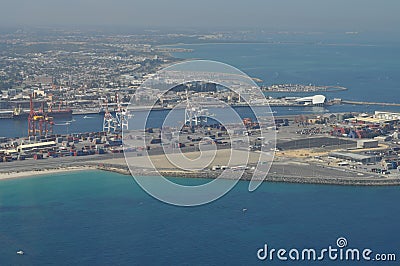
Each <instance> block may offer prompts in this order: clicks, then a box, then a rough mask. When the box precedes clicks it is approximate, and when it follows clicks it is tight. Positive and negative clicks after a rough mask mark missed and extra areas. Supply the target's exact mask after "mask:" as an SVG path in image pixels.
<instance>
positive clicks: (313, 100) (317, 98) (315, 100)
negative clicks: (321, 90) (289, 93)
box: [296, 95, 326, 105]
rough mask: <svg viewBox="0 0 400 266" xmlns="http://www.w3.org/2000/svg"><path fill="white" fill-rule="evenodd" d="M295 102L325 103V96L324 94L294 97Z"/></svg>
mask: <svg viewBox="0 0 400 266" xmlns="http://www.w3.org/2000/svg"><path fill="white" fill-rule="evenodd" d="M296 102H297V103H298V104H304V105H325V103H326V97H325V96H324V95H314V96H308V97H304V98H300V99H296Z"/></svg>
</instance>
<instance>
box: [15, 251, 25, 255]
mask: <svg viewBox="0 0 400 266" xmlns="http://www.w3.org/2000/svg"><path fill="white" fill-rule="evenodd" d="M24 254H25V252H24V251H23V250H18V251H17V255H24Z"/></svg>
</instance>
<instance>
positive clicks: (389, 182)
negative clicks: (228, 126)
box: [0, 163, 400, 187]
mask: <svg viewBox="0 0 400 266" xmlns="http://www.w3.org/2000/svg"><path fill="white" fill-rule="evenodd" d="M85 170H86V171H88V170H100V171H107V172H113V173H118V174H122V175H131V172H130V171H129V169H128V167H127V166H121V165H105V164H97V163H96V164H95V163H93V164H87V165H81V166H66V167H55V168H45V169H42V170H40V171H37V170H30V171H15V172H14V171H10V172H3V173H0V182H1V180H9V179H16V178H23V177H35V176H46V175H51V174H58V173H65V172H71V171H74V172H75V171H85ZM160 173H161V174H162V175H164V176H166V177H172V178H204V179H215V178H217V177H218V176H219V174H220V172H219V171H216V172H202V173H193V172H183V171H171V170H169V171H167V170H166V171H160ZM135 174H137V175H138V176H149V177H151V176H155V174H156V173H155V172H154V171H141V170H140V169H138V170H137V171H136V173H135ZM251 177H252V173H250V172H245V173H244V174H243V176H242V177H241V178H240V180H241V181H250V179H251ZM264 182H273V183H293V184H313V185H338V186H377V187H381V186H400V178H398V179H395V178H384V177H381V178H359V177H354V178H351V179H350V178H345V177H341V178H338V177H299V176H296V177H291V176H277V175H271V174H269V175H268V176H267V178H266V179H265V180H264Z"/></svg>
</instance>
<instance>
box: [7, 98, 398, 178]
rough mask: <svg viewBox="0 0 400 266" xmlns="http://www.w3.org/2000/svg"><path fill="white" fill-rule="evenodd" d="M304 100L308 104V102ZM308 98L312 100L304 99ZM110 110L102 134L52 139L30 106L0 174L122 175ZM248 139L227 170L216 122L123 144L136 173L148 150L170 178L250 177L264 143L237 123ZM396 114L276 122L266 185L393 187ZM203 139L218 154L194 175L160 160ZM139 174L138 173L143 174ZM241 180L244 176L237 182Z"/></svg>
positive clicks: (117, 129) (121, 117) (43, 118)
mask: <svg viewBox="0 0 400 266" xmlns="http://www.w3.org/2000/svg"><path fill="white" fill-rule="evenodd" d="M308 100H309V99H308ZM311 100H312V99H311ZM116 110H117V112H116V113H115V114H111V113H110V112H109V111H108V109H106V110H105V113H104V123H103V129H102V131H99V132H88V133H79V134H65V135H57V134H53V133H52V127H53V126H54V124H53V123H52V118H51V117H50V116H49V115H48V114H46V113H45V112H36V111H35V109H34V108H33V104H32V105H31V110H30V114H29V116H28V118H27V119H28V121H29V123H28V130H27V135H28V136H27V137H24V138H0V165H1V166H0V173H9V172H15V171H26V170H28V169H37V170H38V171H40V170H42V169H48V168H58V167H70V166H77V165H78V166H93V167H96V168H99V169H103V170H110V169H114V170H115V169H117V170H118V171H122V172H126V173H128V171H127V167H126V162H125V158H124V155H123V152H124V146H123V145H122V134H121V132H122V130H123V129H124V128H128V121H129V118H128V114H127V113H126V109H124V107H123V106H122V105H121V104H117V108H116ZM242 122H243V124H244V125H245V126H246V131H245V132H242V133H238V134H243V135H246V136H249V137H250V143H249V145H248V147H247V151H246V152H249V153H250V160H249V164H248V165H246V166H243V165H228V163H227V162H226V160H224V158H226V157H227V156H228V152H229V149H230V147H231V146H232V145H234V143H233V142H232V140H231V139H230V137H229V134H228V132H227V130H226V129H225V128H224V127H223V126H221V125H219V124H207V125H204V124H201V123H199V124H198V125H195V126H188V125H184V126H183V127H182V128H181V129H180V130H181V133H182V134H183V136H184V138H182V140H181V141H180V142H179V143H172V142H170V143H169V142H165V141H164V140H162V139H161V138H160V133H161V131H162V130H164V129H162V128H148V129H147V130H146V132H145V135H146V136H147V138H148V139H149V141H148V143H146V145H145V146H136V147H129V148H127V147H125V152H126V154H128V156H134V157H137V160H136V161H137V171H138V173H140V174H151V172H146V171H144V169H141V160H143V159H142V158H141V157H143V155H144V154H145V152H144V151H146V153H148V154H149V155H150V157H151V159H152V160H154V161H157V162H158V164H159V165H158V169H161V171H164V172H165V173H170V174H171V175H172V176H190V177H194V176H196V175H197V176H200V177H215V176H216V175H217V174H218V173H220V172H221V171H223V170H224V169H226V168H227V167H246V171H247V172H248V173H251V171H253V170H254V166H255V165H256V164H257V163H258V158H259V153H260V150H262V147H264V146H265V145H268V144H267V143H265V142H264V140H263V139H262V138H260V137H259V136H260V135H259V134H260V132H259V125H258V122H257V121H253V120H252V119H251V118H243V121H242ZM399 122H400V113H392V112H379V111H376V112H375V113H374V114H356V113H352V114H350V113H348V114H342V113H341V114H324V115H308V116H305V115H296V116H287V117H275V121H274V123H275V127H276V128H275V129H276V134H277V141H276V146H275V147H271V150H272V149H273V152H274V153H275V158H274V161H273V162H270V163H272V167H271V170H270V172H269V175H268V178H267V180H270V181H278V182H279V181H283V182H304V183H322V184H324V183H329V184H331V183H334V184H345V185H399V184H400V172H399V169H400V168H399V164H400V157H399V154H400V140H399V124H400V123H399ZM205 142H209V144H215V145H216V146H217V147H218V153H219V156H217V157H216V158H215V160H214V161H213V163H212V164H210V165H209V166H208V167H207V168H206V169H205V170H202V171H201V172H199V173H197V174H196V173H193V172H190V173H189V172H185V171H176V169H174V166H173V165H171V164H169V163H168V162H166V161H165V154H164V149H163V148H164V147H166V146H170V147H172V146H173V148H177V149H179V150H181V151H182V152H183V153H185V154H187V155H188V156H189V157H190V156H193V157H196V156H198V153H199V150H200V145H204V144H205ZM142 170H143V171H142ZM244 178H246V177H244Z"/></svg>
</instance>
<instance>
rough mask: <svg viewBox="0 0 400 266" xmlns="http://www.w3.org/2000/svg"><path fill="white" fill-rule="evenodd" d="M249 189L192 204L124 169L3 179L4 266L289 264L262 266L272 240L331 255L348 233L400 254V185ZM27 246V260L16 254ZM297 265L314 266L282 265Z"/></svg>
mask: <svg viewBox="0 0 400 266" xmlns="http://www.w3.org/2000/svg"><path fill="white" fill-rule="evenodd" d="M199 182H203V181H202V180H195V179H186V180H179V183H184V184H187V185H194V184H197V183H199ZM247 185H248V184H247V183H246V182H240V183H239V184H238V185H237V186H236V187H235V188H234V189H233V190H232V191H231V192H230V193H228V194H227V195H226V196H225V197H223V198H222V199H220V200H218V201H216V202H214V203H211V204H208V205H205V206H201V207H195V208H183V207H174V206H170V205H166V204H163V203H161V202H159V201H157V200H155V199H153V198H151V197H150V196H148V195H147V194H145V193H144V192H143V191H142V190H141V189H140V188H139V187H138V185H137V184H136V183H135V181H134V180H133V179H132V178H131V177H129V176H124V175H119V174H114V173H107V172H100V171H87V172H74V173H67V174H56V175H53V176H42V177H32V178H22V179H14V180H3V181H1V182H0V264H1V265H49V264H52V265H76V264H79V265H256V264H259V265H262V264H266V265H281V264H280V263H277V262H276V261H275V262H274V263H271V262H264V263H261V262H259V261H258V260H257V257H256V252H257V250H258V249H259V248H261V247H262V246H263V245H264V243H267V244H268V245H269V246H270V247H271V248H287V249H289V248H298V249H301V248H306V247H307V248H315V249H322V248H325V247H328V246H329V245H332V246H335V245H336V239H337V238H338V237H341V236H342V237H346V238H347V240H348V243H349V247H353V248H360V249H364V248H370V249H372V250H374V252H394V253H396V254H397V255H398V256H400V252H399V246H400V238H399V234H398V231H399V230H398V228H399V223H400V206H399V204H398V202H399V199H400V190H399V189H398V188H397V187H382V188H376V187H375V188H362V187H341V186H317V185H295V184H275V183H265V184H263V185H262V186H261V187H260V189H259V190H257V191H255V192H253V193H250V192H248V191H247ZM243 208H247V212H243V211H242V210H243ZM19 249H23V250H24V251H25V252H26V255H25V256H18V255H16V251H17V250H19ZM288 264H289V265H309V264H310V263H305V262H292V263H285V264H284V263H282V265H288ZM311 264H312V265H363V264H361V263H354V262H351V263H345V262H335V263H333V262H330V261H325V262H320V263H311ZM371 265H378V264H373V263H371ZM379 265H380V264H379ZM382 265H391V264H389V263H388V264H386V263H382ZM393 265H394V264H393Z"/></svg>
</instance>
